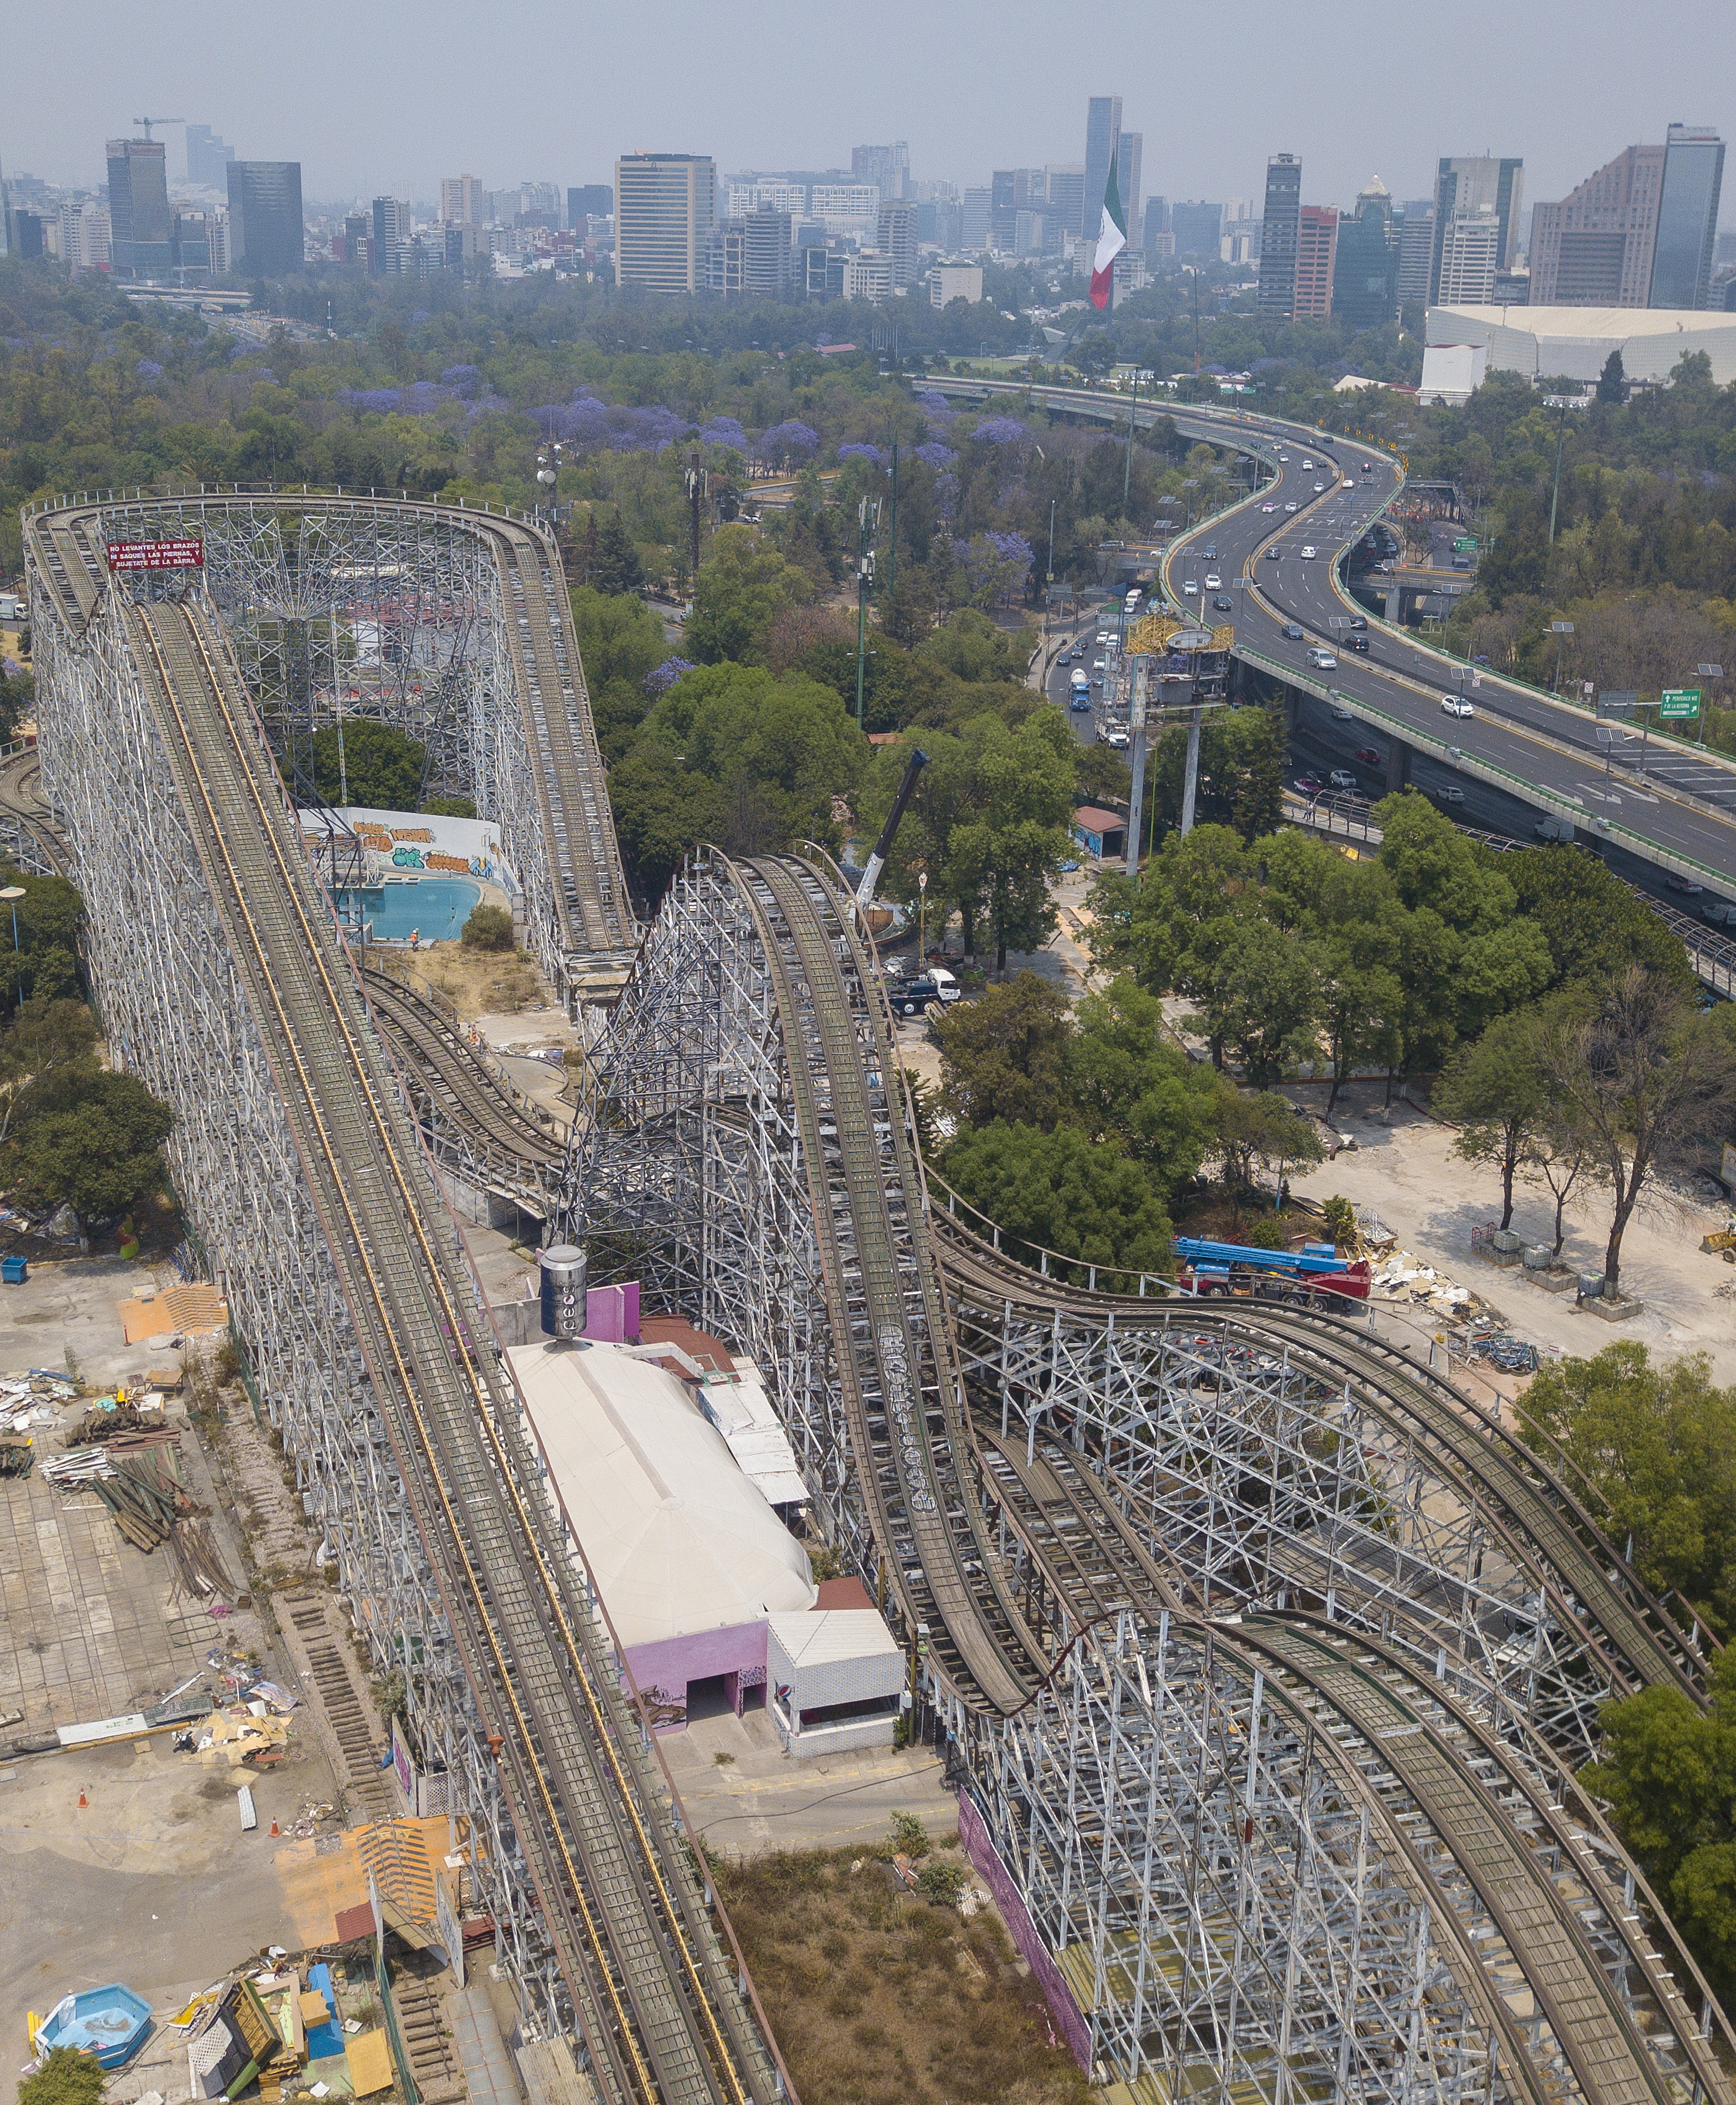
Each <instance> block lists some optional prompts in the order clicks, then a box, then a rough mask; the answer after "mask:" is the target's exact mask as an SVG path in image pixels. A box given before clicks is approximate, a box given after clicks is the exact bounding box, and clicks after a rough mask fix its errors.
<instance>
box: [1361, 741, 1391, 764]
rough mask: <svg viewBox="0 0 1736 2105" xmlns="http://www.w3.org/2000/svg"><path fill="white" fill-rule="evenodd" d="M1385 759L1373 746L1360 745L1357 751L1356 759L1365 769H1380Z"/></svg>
mask: <svg viewBox="0 0 1736 2105" xmlns="http://www.w3.org/2000/svg"><path fill="white" fill-rule="evenodd" d="M1383 757H1384V756H1383V755H1381V753H1377V752H1376V751H1375V749H1374V748H1373V747H1372V745H1359V746H1358V747H1357V749H1356V758H1358V759H1359V761H1361V762H1362V763H1363V766H1364V767H1378V766H1380V764H1381V759H1382V758H1383Z"/></svg>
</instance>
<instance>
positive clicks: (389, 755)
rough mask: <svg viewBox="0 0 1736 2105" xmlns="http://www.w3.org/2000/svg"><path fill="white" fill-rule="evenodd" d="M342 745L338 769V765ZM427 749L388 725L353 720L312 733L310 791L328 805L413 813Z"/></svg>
mask: <svg viewBox="0 0 1736 2105" xmlns="http://www.w3.org/2000/svg"><path fill="white" fill-rule="evenodd" d="M340 740H341V751H342V764H341V766H340V765H339V749H340ZM427 752H428V749H427V748H426V746H424V745H421V744H418V743H417V740H414V739H413V738H411V737H409V736H408V735H406V734H405V733H404V732H403V731H399V730H398V729H397V728H396V726H394V725H392V724H383V723H376V722H373V719H372V718H371V717H350V719H349V720H348V721H347V722H345V723H343V724H341V725H338V724H327V725H326V726H324V729H323V730H320V731H315V733H314V787H315V789H317V790H318V791H319V794H320V796H321V797H322V798H324V800H325V802H327V803H328V804H334V805H335V804H338V803H340V802H343V801H344V799H345V796H346V792H347V798H348V802H350V804H352V805H359V806H361V807H362V808H363V809H364V811H414V810H415V809H416V808H417V805H418V804H420V803H421V802H422V769H423V766H424V764H425V762H426V759H427Z"/></svg>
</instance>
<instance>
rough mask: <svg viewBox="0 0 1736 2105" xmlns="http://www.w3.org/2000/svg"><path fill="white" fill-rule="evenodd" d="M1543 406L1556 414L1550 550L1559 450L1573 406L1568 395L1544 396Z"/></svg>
mask: <svg viewBox="0 0 1736 2105" xmlns="http://www.w3.org/2000/svg"><path fill="white" fill-rule="evenodd" d="M1543 406H1544V408H1545V409H1553V410H1555V411H1556V412H1557V414H1556V418H1555V486H1554V488H1553V489H1551V491H1550V493H1549V545H1550V547H1551V548H1552V547H1554V546H1555V500H1556V499H1557V498H1559V497H1560V494H1561V449H1562V446H1563V445H1564V443H1565V442H1566V439H1567V413H1568V411H1569V409H1572V407H1573V397H1572V396H1570V395H1546V396H1544V397H1543Z"/></svg>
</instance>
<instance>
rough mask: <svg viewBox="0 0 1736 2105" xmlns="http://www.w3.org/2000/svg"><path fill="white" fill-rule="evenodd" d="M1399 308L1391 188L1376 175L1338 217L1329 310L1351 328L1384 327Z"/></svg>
mask: <svg viewBox="0 0 1736 2105" xmlns="http://www.w3.org/2000/svg"><path fill="white" fill-rule="evenodd" d="M1398 311H1399V245H1398V241H1397V239H1396V235H1395V229H1394V225H1393V212H1392V194H1391V193H1390V191H1389V190H1388V189H1387V188H1386V185H1385V184H1384V183H1383V182H1382V181H1381V179H1380V177H1378V176H1377V177H1375V179H1374V181H1372V183H1370V184H1369V185H1368V188H1367V189H1366V190H1363V191H1362V192H1361V193H1360V194H1359V196H1358V198H1357V200H1356V207H1355V209H1354V211H1353V212H1348V213H1346V216H1345V217H1343V218H1342V219H1341V220H1340V221H1339V222H1338V252H1337V257H1335V258H1334V261H1333V264H1332V314H1333V315H1334V317H1335V318H1336V319H1337V320H1341V321H1344V322H1347V323H1348V324H1350V327H1351V328H1384V327H1385V326H1386V324H1387V323H1388V322H1390V321H1391V320H1392V319H1393V317H1394V316H1395V315H1396V314H1397V312H1398Z"/></svg>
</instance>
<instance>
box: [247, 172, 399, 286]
mask: <svg viewBox="0 0 1736 2105" xmlns="http://www.w3.org/2000/svg"><path fill="white" fill-rule="evenodd" d="M227 173H228V176H229V244H230V259H231V260H230V269H231V270H239V271H242V272H244V273H245V275H247V276H248V277H249V278H282V277H284V276H287V275H288V274H289V273H291V272H292V271H297V270H300V269H301V251H302V244H303V242H304V240H305V239H306V234H305V230H304V227H303V224H302V219H301V163H300V162H299V161H231V162H230V164H229V168H228V170H227ZM404 217H405V221H406V228H407V230H408V217H409V214H408V208H406V211H405V215H404Z"/></svg>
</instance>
